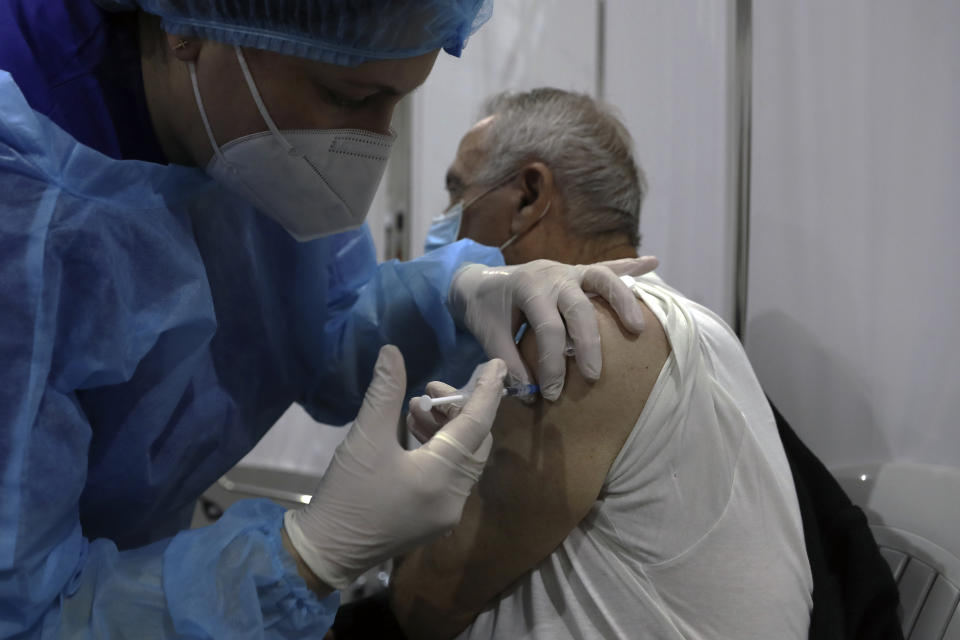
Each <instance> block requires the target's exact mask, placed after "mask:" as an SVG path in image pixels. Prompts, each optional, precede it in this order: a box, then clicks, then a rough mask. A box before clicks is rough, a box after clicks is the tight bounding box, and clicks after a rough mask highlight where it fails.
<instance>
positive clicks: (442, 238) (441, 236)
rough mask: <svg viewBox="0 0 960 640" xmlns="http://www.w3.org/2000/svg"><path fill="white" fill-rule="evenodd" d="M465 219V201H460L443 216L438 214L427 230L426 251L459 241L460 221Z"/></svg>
mask: <svg viewBox="0 0 960 640" xmlns="http://www.w3.org/2000/svg"><path fill="white" fill-rule="evenodd" d="M462 221H463V203H462V202H458V203H457V204H455V205H453V207H451V208H450V210H449V211H447V212H446V213H445V214H443V215H442V216H437V217H436V218H434V219H433V221H432V222H431V223H430V230H429V231H427V241H426V242H425V243H424V244H423V251H424V253H429V252H431V251H433V250H434V249H439V248H440V247H445V246H447V245H448V244H453V243H454V242H456V241H457V236H459V235H460V223H461V222H462Z"/></svg>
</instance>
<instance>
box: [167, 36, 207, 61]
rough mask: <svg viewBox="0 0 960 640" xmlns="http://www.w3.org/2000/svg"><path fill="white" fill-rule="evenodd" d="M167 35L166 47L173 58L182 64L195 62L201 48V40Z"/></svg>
mask: <svg viewBox="0 0 960 640" xmlns="http://www.w3.org/2000/svg"><path fill="white" fill-rule="evenodd" d="M166 35H167V38H166V40H167V47H168V48H169V50H170V52H171V53H172V54H173V56H174V57H175V58H176V59H177V60H180V61H182V62H191V61H192V62H196V61H197V58H198V57H199V56H200V49H201V48H202V47H203V40H201V39H200V38H193V37H190V36H178V35H175V34H172V33H168V34H166Z"/></svg>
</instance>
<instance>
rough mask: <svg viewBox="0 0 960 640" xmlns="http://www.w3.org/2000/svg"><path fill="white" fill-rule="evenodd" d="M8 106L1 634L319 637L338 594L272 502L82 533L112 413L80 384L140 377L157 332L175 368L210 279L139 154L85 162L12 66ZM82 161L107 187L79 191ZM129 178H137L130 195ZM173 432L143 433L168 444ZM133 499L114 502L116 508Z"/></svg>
mask: <svg viewBox="0 0 960 640" xmlns="http://www.w3.org/2000/svg"><path fill="white" fill-rule="evenodd" d="M0 115H2V116H3V117H0V211H2V215H0V256H3V257H2V259H0V310H2V312H0V637H3V638H8V637H17V638H21V637H23V638H54V637H56V638H59V637H71V638H74V637H77V638H79V637H83V638H107V639H109V638H120V637H123V638H165V637H182V636H184V635H188V636H190V637H195V638H214V637H219V638H303V637H318V636H319V637H322V636H323V633H324V632H325V630H326V629H327V628H328V627H329V625H330V623H331V622H332V619H333V616H334V614H335V611H336V608H337V605H338V596H336V595H333V596H331V597H328V598H326V599H324V600H323V601H320V600H318V599H317V598H316V597H315V596H314V595H313V594H312V592H309V591H308V590H307V588H306V585H305V584H304V583H303V581H302V580H301V579H300V577H299V575H298V574H297V572H296V568H295V566H294V564H293V562H292V561H291V558H290V556H289V554H288V553H287V552H286V551H285V550H284V549H283V547H282V542H281V538H280V532H281V526H282V523H281V514H282V512H283V509H282V508H280V507H278V506H276V505H273V504H272V503H269V502H258V501H253V502H246V503H240V504H238V505H237V506H235V507H233V508H231V509H230V510H229V511H228V512H227V514H226V515H225V516H224V517H223V518H222V520H221V521H219V522H217V523H216V524H215V525H212V526H210V527H206V528H204V529H198V530H193V531H184V532H182V533H180V534H178V535H176V536H174V537H172V538H166V539H163V540H160V541H158V542H156V543H154V544H152V545H149V546H144V547H137V548H132V549H126V550H118V548H117V546H116V545H115V544H114V543H113V542H112V541H110V540H107V539H104V538H100V539H93V540H91V539H88V538H87V537H86V536H85V535H84V530H83V525H82V524H81V507H80V499H81V494H82V492H83V491H84V487H85V485H86V484H87V481H88V478H89V473H90V469H91V468H92V466H94V465H95V464H96V463H97V460H95V458H96V456H98V455H103V454H102V453H96V452H93V453H92V450H91V441H92V439H93V437H94V435H95V433H102V432H103V431H104V430H109V428H110V426H111V425H110V424H109V423H105V422H98V423H95V424H92V423H91V421H90V419H89V417H88V414H87V412H86V411H85V409H84V406H83V404H82V403H81V402H80V401H79V399H78V396H79V394H80V393H81V392H82V391H83V390H85V389H90V388H93V387H100V386H107V387H109V386H112V385H120V384H122V383H123V382H124V381H125V380H129V379H130V377H131V376H132V375H134V372H135V371H136V369H137V368H138V365H139V363H140V362H141V360H142V358H143V355H144V354H145V353H147V352H148V351H150V350H151V349H152V348H153V347H154V345H156V344H157V343H158V341H160V340H168V341H169V342H168V343H169V344H179V345H181V346H183V347H184V348H183V349H180V350H176V351H173V350H171V351H170V352H169V353H167V356H168V358H169V359H170V365H171V367H181V366H182V367H188V368H189V367H190V366H191V365H192V364H194V360H193V358H196V357H198V356H196V355H194V354H196V353H201V354H202V353H203V349H202V348H201V347H203V345H205V344H206V343H207V342H208V341H209V339H210V336H211V335H212V334H213V332H214V330H215V320H214V316H213V314H212V311H211V309H210V305H211V302H210V292H209V290H207V289H206V287H205V285H204V281H203V280H202V279H198V278H197V277H196V273H197V270H198V268H199V266H200V265H202V263H201V262H200V258H199V256H198V255H196V249H195V248H194V249H190V247H191V246H194V245H192V244H191V243H190V242H189V238H190V235H189V234H190V228H189V224H188V223H189V221H188V220H185V219H184V218H183V217H179V218H178V217H177V216H176V215H175V214H173V213H171V212H165V211H166V210H165V209H164V208H163V207H161V206H159V204H158V206H157V207H156V208H154V209H150V210H149V211H150V212H151V214H152V215H148V216H140V220H141V221H140V222H139V223H138V224H134V223H133V221H132V220H131V219H132V218H135V217H136V216H137V215H138V214H137V208H136V207H135V206H134V205H135V204H136V203H138V202H142V201H144V200H150V199H151V198H153V199H157V200H158V202H159V203H160V204H162V203H164V202H166V197H167V196H166V195H163V193H161V191H162V190H160V189H159V186H162V185H158V190H157V192H156V193H154V192H153V191H152V190H150V189H144V188H143V186H142V185H143V184H144V183H143V182H142V180H141V181H139V182H136V181H134V180H133V178H134V177H135V176H140V174H141V173H143V171H144V170H143V168H142V167H139V165H136V164H123V163H117V164H116V167H115V170H114V171H113V172H112V173H109V174H108V173H97V172H93V171H85V170H84V169H85V168H89V166H90V165H88V164H85V163H87V162H89V161H91V156H90V154H89V153H87V152H84V151H83V150H82V149H80V148H78V147H77V145H76V144H75V143H73V142H72V141H70V140H67V139H66V138H64V136H63V135H62V134H60V135H55V134H56V132H55V131H54V130H53V129H52V128H50V125H49V124H45V121H43V120H42V119H38V118H36V116H35V115H34V114H33V113H32V112H31V111H29V109H26V108H25V107H24V106H23V101H22V98H21V97H19V93H17V92H16V91H15V87H13V86H12V83H11V81H10V79H9V76H7V75H6V74H4V73H2V72H0ZM70 175H79V176H82V177H83V180H82V183H83V185H84V186H86V187H87V188H89V189H90V190H94V189H95V188H99V189H101V190H102V192H103V193H109V194H113V195H112V196H111V198H109V199H108V198H106V197H103V198H89V197H84V198H80V197H78V196H76V194H75V193H74V188H73V183H69V182H67V181H66V178H65V177H64V176H70ZM157 175H158V176H161V177H162V179H167V177H169V176H176V175H179V174H177V173H176V172H173V173H172V174H171V173H170V172H167V171H162V172H158V174H157ZM158 179H160V178H158ZM184 180H185V182H184V183H183V184H189V180H186V178H184ZM127 184H136V185H139V186H138V188H137V189H132V188H131V189H130V193H129V194H127V195H126V196H125V195H124V185H127ZM178 184H180V183H179V182H178ZM174 191H176V192H179V191H181V189H175V190H174ZM174 248H176V249H177V251H175V252H174V251H172V249H174ZM168 343H165V344H168ZM187 346H191V348H186V347H187ZM188 379H189V378H188ZM157 407H161V405H160V404H159V403H158V404H156V405H155V409H156V408H157ZM156 410H157V411H159V410H160V409H156ZM129 427H130V428H131V429H136V428H137V425H129ZM177 439H179V436H178V437H177ZM168 440H169V438H168ZM169 444H170V443H169V442H168V441H165V440H163V439H159V440H155V441H154V442H153V444H150V445H149V447H151V451H152V452H153V453H155V455H156V456H157V457H158V458H162V457H163V456H165V455H168V454H169V452H170V451H171V450H172V448H171V447H169V446H166V445H169ZM145 446H147V445H145ZM186 446H187V447H189V443H187V445H186ZM125 453H126V454H127V455H128V456H131V457H135V456H137V455H139V454H141V453H142V452H140V451H134V450H130V451H126V452H125ZM211 455H215V452H211V453H208V454H207V457H210V456H211ZM173 464H174V465H175V464H176V460H175V461H174V463H173ZM188 471H189V469H183V470H182V474H183V475H186V474H187V473H188ZM111 479H112V482H113V483H114V484H116V485H124V484H128V483H130V482H131V480H130V478H129V477H128V476H127V475H125V474H124V473H123V472H122V471H120V470H118V471H115V472H114V475H113V477H112V478H111ZM177 482H179V480H178V479H176V478H175V479H174V480H172V481H170V488H171V489H172V490H175V489H176V488H177V486H178V485H177ZM133 495H134V498H132V499H136V497H138V496H140V495H141V494H137V493H134V494H133ZM140 499H143V498H142V497H140ZM136 506H138V505H134V504H129V503H124V502H122V501H117V504H116V505H115V513H114V517H115V518H116V519H118V520H121V519H123V518H128V517H130V512H131V511H133V510H134V509H133V507H136Z"/></svg>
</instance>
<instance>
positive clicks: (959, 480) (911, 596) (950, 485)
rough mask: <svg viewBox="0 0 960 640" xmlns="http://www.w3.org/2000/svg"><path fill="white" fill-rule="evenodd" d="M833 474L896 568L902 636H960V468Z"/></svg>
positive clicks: (889, 467)
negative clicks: (867, 521) (862, 512)
mask: <svg viewBox="0 0 960 640" xmlns="http://www.w3.org/2000/svg"><path fill="white" fill-rule="evenodd" d="M832 471H833V474H834V475H835V476H836V478H837V480H838V481H839V482H840V484H841V485H842V486H843V488H844V490H845V491H846V492H847V494H848V495H849V496H850V499H851V500H852V501H853V502H854V503H855V504H857V505H858V506H859V507H860V508H862V509H863V510H864V512H865V513H866V514H867V519H868V520H869V522H870V529H871V530H872V531H873V536H874V538H876V541H877V544H878V545H879V546H880V552H881V553H882V554H883V557H884V558H885V559H886V560H887V562H888V563H889V564H890V568H891V569H892V570H893V576H894V579H895V580H896V581H897V587H898V589H899V591H900V602H901V611H900V618H901V620H902V622H903V635H904V637H905V638H907V639H908V640H960V607H958V604H960V469H956V468H953V467H941V466H934V465H925V464H915V463H901V462H890V463H883V464H877V465H869V466H851V467H842V468H839V469H833V470H832Z"/></svg>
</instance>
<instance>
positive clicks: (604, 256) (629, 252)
mask: <svg viewBox="0 0 960 640" xmlns="http://www.w3.org/2000/svg"><path fill="white" fill-rule="evenodd" d="M577 253H578V255H577V260H576V261H575V262H576V263H578V264H592V263H595V262H605V261H607V260H619V259H621V258H636V257H637V249H636V247H634V246H633V245H631V244H630V243H629V242H628V241H627V240H626V238H624V237H622V236H621V237H617V238H596V239H595V240H592V241H588V242H585V243H583V244H582V245H581V248H580V251H578V252H577Z"/></svg>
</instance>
